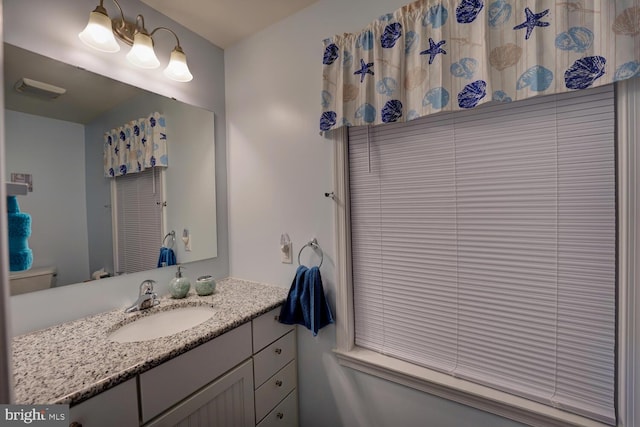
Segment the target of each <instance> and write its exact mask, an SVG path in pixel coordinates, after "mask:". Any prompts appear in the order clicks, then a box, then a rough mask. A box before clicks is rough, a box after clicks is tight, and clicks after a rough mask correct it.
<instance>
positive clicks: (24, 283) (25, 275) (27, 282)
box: [9, 267, 58, 295]
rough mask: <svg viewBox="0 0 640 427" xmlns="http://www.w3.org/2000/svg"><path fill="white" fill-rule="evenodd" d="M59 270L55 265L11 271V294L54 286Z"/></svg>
mask: <svg viewBox="0 0 640 427" xmlns="http://www.w3.org/2000/svg"><path fill="white" fill-rule="evenodd" d="M57 275H58V271H57V270H56V268H55V267H36V268H32V269H29V270H26V271H16V272H10V274H9V289H10V290H11V295H20V294H24V293H26V292H33V291H39V290H42V289H49V288H53V287H54V286H55V285H56V276H57Z"/></svg>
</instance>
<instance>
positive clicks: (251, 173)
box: [225, 0, 519, 427]
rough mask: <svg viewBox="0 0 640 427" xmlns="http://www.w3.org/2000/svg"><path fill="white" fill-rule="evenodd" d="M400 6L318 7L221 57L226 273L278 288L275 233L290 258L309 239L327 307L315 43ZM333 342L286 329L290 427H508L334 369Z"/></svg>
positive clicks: (398, 0) (325, 334)
mask: <svg viewBox="0 0 640 427" xmlns="http://www.w3.org/2000/svg"><path fill="white" fill-rule="evenodd" d="M405 3H407V1H406V0H319V1H318V2H317V3H315V4H314V5H312V6H310V7H308V8H307V9H304V10H302V11H300V12H299V13H297V14H295V15H293V16H291V17H289V18H287V19H284V20H283V21H281V22H279V23H277V24H275V25H273V26H271V27H269V28H268V29H266V30H264V31H262V32H260V33H259V34H257V35H255V36H253V37H251V38H249V39H247V40H245V41H243V42H241V43H239V44H237V45H235V46H233V47H231V48H229V49H227V50H226V51H225V66H226V73H225V74H226V76H227V77H226V84H227V89H226V92H227V129H228V138H227V143H228V149H229V172H228V173H229V234H230V268H231V274H232V275H233V276H236V277H243V278H247V279H255V280H264V281H267V282H271V283H279V284H281V285H282V286H287V287H288V286H289V285H290V283H291V279H292V278H293V275H294V272H295V268H296V267H297V263H295V262H294V264H293V265H292V264H281V263H280V253H279V242H280V234H281V233H284V232H287V233H289V236H290V237H291V240H292V242H293V245H294V248H293V253H294V258H295V257H296V256H297V253H298V251H299V250H300V248H301V246H302V245H304V244H305V243H306V242H307V241H309V240H310V239H311V238H313V237H317V238H318V242H319V244H320V245H321V247H322V249H323V250H324V263H323V265H322V270H321V272H322V277H323V283H324V285H325V291H326V292H327V294H328V295H329V299H330V300H331V303H332V305H333V304H334V302H335V287H336V283H335V271H334V265H335V251H334V223H333V205H332V203H333V202H332V200H331V199H328V198H325V197H324V196H323V193H324V192H326V191H332V190H333V171H332V169H333V165H332V157H333V146H332V144H331V141H329V140H325V139H323V138H322V137H320V136H319V135H318V123H319V116H320V91H321V82H322V67H321V65H322V54H323V49H322V40H323V39H325V38H327V37H330V36H332V35H333V34H338V33H343V32H355V31H358V30H359V29H361V28H362V27H364V26H365V25H367V24H368V23H369V22H371V21H372V20H374V19H376V18H377V17H378V16H380V15H382V14H384V13H386V12H392V11H393V10H395V9H396V8H398V7H400V6H402V5H403V4H405ZM306 254H307V252H306V251H305V255H306ZM303 257H304V255H303ZM303 262H304V261H303ZM333 306H334V305H333ZM335 345H336V343H335V328H334V327H333V326H331V327H327V328H325V329H322V330H321V331H320V333H319V334H318V336H317V337H313V336H312V335H311V333H310V332H309V331H307V330H306V329H303V328H299V329H298V356H299V359H298V361H299V368H298V374H299V393H300V421H301V422H300V425H301V426H304V427H315V426H318V427H324V426H334V427H337V426H345V427H376V426H394V427H395V426H403V427H404V426H429V427H448V426H451V427H467V426H469V427H483V426H486V427H503V426H504V427H506V426H510V427H513V426H516V425H519V424H517V423H513V422H511V421H508V420H505V419H503V418H500V417H498V416H494V415H491V414H487V413H483V412H481V411H478V410H475V409H471V408H469V407H466V406H463V405H458V404H456V403H453V402H450V401H447V400H444V399H440V398H436V397H433V396H430V395H427V394H425V393H420V392H417V391H415V390H412V389H409V388H406V387H402V386H399V385H396V384H394V383H390V382H388V381H384V380H381V379H378V378H374V377H371V376H369V375H365V374H361V373H359V372H356V371H353V370H350V369H347V368H343V367H341V366H340V365H338V363H337V362H336V358H335V356H334V355H333V353H332V349H333V348H334V347H335Z"/></svg>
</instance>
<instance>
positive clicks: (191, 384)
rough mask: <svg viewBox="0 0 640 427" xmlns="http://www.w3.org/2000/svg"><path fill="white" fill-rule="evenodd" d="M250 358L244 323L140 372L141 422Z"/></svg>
mask: <svg viewBox="0 0 640 427" xmlns="http://www.w3.org/2000/svg"><path fill="white" fill-rule="evenodd" d="M249 357H251V325H250V324H249V323H245V324H244V325H242V326H239V327H237V328H236V329H234V330H232V331H229V332H227V333H225V334H223V335H221V336H219V337H217V338H215V339H213V340H211V341H209V342H207V343H204V344H202V345H201V346H199V347H196V348H194V349H193V350H190V351H188V352H187V353H184V354H182V355H180V356H178V357H176V358H173V359H171V360H169V361H167V362H165V363H163V364H162V365H160V366H157V367H155V368H153V369H151V370H149V371H147V372H145V373H143V374H141V375H140V406H141V408H142V421H143V422H147V421H148V420H150V419H151V418H153V417H155V416H156V415H158V414H160V413H161V412H163V411H165V410H167V409H168V408H169V407H170V406H172V405H175V404H176V403H177V402H179V401H181V400H182V399H184V398H185V397H187V396H189V395H190V394H191V393H193V392H195V391H196V390H198V389H200V388H201V387H203V386H205V385H206V384H208V383H210V382H211V381H213V380H214V379H216V378H217V377H219V376H220V375H222V374H224V373H225V372H227V371H228V370H230V369H231V368H233V367H234V366H236V365H238V364H239V363H241V362H242V361H243V360H245V359H247V358H249Z"/></svg>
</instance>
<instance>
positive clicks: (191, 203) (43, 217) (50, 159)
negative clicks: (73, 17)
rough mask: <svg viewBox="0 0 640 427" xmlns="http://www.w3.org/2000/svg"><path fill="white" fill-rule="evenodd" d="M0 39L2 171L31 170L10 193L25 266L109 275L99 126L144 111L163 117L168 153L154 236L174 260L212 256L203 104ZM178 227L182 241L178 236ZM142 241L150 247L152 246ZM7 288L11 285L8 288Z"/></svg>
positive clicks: (108, 213)
mask: <svg viewBox="0 0 640 427" xmlns="http://www.w3.org/2000/svg"><path fill="white" fill-rule="evenodd" d="M4 46H5V47H4V48H5V52H4V53H5V60H4V64H5V65H4V77H5V87H4V90H5V124H6V129H5V144H6V153H5V154H6V159H5V165H6V173H7V176H5V177H4V178H5V181H6V182H10V181H11V174H12V173H18V174H30V175H31V176H32V181H33V191H32V192H29V193H28V194H27V195H26V196H19V197H18V202H19V205H20V209H21V210H22V211H24V212H26V213H29V214H30V215H31V217H32V234H31V237H30V238H29V247H30V248H31V249H32V251H33V257H34V262H33V267H32V269H31V270H30V271H31V272H32V273H35V272H40V271H43V272H44V273H45V274H46V273H47V272H49V271H52V270H51V269H50V268H51V267H52V268H53V269H54V270H55V271H56V273H57V277H56V278H55V286H63V285H67V284H72V283H79V282H84V281H87V280H91V279H92V276H93V273H94V272H96V271H99V270H101V269H104V270H105V271H106V272H107V273H108V274H109V275H115V274H116V272H115V270H114V251H113V236H114V230H113V228H112V207H113V206H112V201H111V182H110V181H111V180H112V179H113V178H105V176H104V168H103V141H104V139H103V138H104V133H105V132H106V131H109V130H111V129H113V128H116V127H119V126H122V125H124V124H125V123H126V122H129V121H131V120H134V119H138V118H140V117H144V116H146V115H148V114H149V113H153V112H159V113H161V114H162V115H163V116H164V117H165V118H166V134H167V145H168V156H169V166H168V167H167V168H166V169H165V170H163V172H162V173H163V179H164V193H165V194H164V196H165V197H164V201H166V206H165V207H163V208H161V209H162V213H163V219H162V221H163V224H164V226H163V227H162V230H161V234H162V235H161V236H160V237H159V240H158V241H162V237H163V236H164V235H165V234H166V233H168V232H169V231H171V230H173V231H175V234H176V242H175V245H174V247H173V250H174V251H175V254H176V258H177V262H178V263H185V262H191V261H197V260H202V259H206V258H213V257H216V255H217V234H216V206H215V200H216V195H215V163H214V116H213V113H212V112H210V111H206V110H203V109H201V108H197V107H193V106H190V105H187V104H184V103H181V102H178V101H176V100H173V99H169V98H166V97H163V96H160V95H156V94H153V93H150V92H147V91H145V90H142V89H139V88H135V87H132V86H129V85H126V84H123V83H121V82H117V81H114V80H111V79H109V78H106V77H104V76H100V75H97V74H94V73H91V72H88V71H86V70H83V69H80V68H77V67H74V66H71V65H68V64H64V63H61V62H59V61H56V60H53V59H50V58H47V57H44V56H41V55H39V54H35V53H33V52H29V51H26V50H24V49H22V48H18V47H16V46H12V45H9V44H7V43H5V45H4ZM21 78H28V79H32V80H36V81H39V82H44V83H48V84H52V85H54V86H58V87H61V88H64V89H66V93H65V94H64V95H62V96H60V97H59V98H57V99H47V98H44V97H40V96H34V95H30V94H24V93H19V92H18V91H16V89H15V85H16V82H17V81H18V80H20V79H21ZM156 169H159V168H156ZM185 229H187V230H189V234H190V240H189V246H190V250H186V245H185V244H184V243H183V241H182V239H181V237H182V234H183V230H185ZM3 234H4V233H3ZM115 234H117V233H115ZM166 243H167V244H168V243H169V239H167V241H166ZM151 250H153V251H156V252H157V253H158V256H159V254H160V247H157V248H151ZM133 256H135V255H133ZM45 269H49V270H46V271H45ZM14 276H15V274H14ZM12 282H14V283H16V281H15V280H12ZM12 287H15V286H13V285H12ZM23 290H28V288H23ZM17 293H21V292H20V291H12V294H17Z"/></svg>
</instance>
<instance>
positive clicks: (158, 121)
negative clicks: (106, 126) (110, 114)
mask: <svg viewBox="0 0 640 427" xmlns="http://www.w3.org/2000/svg"><path fill="white" fill-rule="evenodd" d="M103 146H104V150H103V161H104V176H105V177H107V178H115V177H116V176H121V175H127V174H131V173H137V172H142V171H143V170H145V169H147V168H152V167H156V166H163V167H167V166H169V157H168V154H167V124H166V119H165V117H164V116H163V115H161V114H160V113H151V114H149V115H148V116H147V117H142V118H140V119H137V120H132V121H130V122H128V123H126V124H124V125H123V126H119V127H117V128H114V129H111V130H109V131H108V132H105V133H104V145H103Z"/></svg>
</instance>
